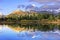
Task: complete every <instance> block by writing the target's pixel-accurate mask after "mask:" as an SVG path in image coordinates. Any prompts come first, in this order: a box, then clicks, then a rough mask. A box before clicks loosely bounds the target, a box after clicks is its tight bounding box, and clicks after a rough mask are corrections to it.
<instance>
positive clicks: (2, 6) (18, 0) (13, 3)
mask: <svg viewBox="0 0 60 40" xmlns="http://www.w3.org/2000/svg"><path fill="white" fill-rule="evenodd" d="M30 4H31V5H33V6H34V5H35V6H37V7H41V6H42V5H43V7H46V6H47V7H48V6H49V5H53V6H57V5H59V7H60V0H0V12H2V13H3V14H4V15H7V14H9V13H10V12H12V11H14V10H16V9H18V8H17V7H18V6H19V5H20V6H22V5H24V6H25V7H26V6H28V5H30ZM20 9H21V10H24V9H23V8H22V7H20Z"/></svg>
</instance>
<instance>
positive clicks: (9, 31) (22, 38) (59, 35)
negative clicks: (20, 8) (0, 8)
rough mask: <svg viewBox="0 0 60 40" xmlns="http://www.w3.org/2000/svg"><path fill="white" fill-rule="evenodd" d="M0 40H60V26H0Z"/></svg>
mask: <svg viewBox="0 0 60 40" xmlns="http://www.w3.org/2000/svg"><path fill="white" fill-rule="evenodd" d="M0 40H60V25H52V24H49V25H41V24H40V25H23V26H22V25H20V24H10V25H0Z"/></svg>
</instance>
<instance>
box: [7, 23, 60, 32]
mask: <svg viewBox="0 0 60 40" xmlns="http://www.w3.org/2000/svg"><path fill="white" fill-rule="evenodd" d="M8 27H11V28H13V29H14V28H15V30H21V31H23V30H27V31H28V30H30V31H54V30H60V25H56V24H34V25H33V24H32V25H21V24H9V25H8Z"/></svg>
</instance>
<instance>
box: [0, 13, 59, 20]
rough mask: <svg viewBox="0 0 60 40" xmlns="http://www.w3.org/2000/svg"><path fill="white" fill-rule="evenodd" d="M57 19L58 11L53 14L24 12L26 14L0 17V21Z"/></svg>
mask: <svg viewBox="0 0 60 40" xmlns="http://www.w3.org/2000/svg"><path fill="white" fill-rule="evenodd" d="M43 19H47V20H57V19H60V13H58V14H53V13H33V14H31V15H30V14H26V15H16V14H12V15H9V16H5V17H2V18H0V21H20V20H43Z"/></svg>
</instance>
